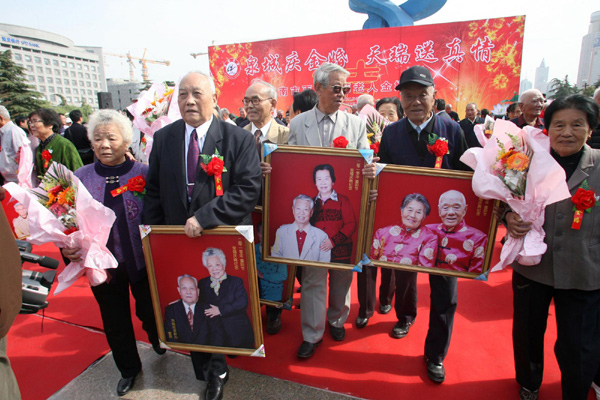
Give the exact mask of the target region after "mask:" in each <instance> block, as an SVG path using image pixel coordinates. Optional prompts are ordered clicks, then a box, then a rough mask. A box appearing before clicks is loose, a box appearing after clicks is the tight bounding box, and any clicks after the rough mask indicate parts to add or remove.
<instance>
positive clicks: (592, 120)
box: [544, 94, 600, 129]
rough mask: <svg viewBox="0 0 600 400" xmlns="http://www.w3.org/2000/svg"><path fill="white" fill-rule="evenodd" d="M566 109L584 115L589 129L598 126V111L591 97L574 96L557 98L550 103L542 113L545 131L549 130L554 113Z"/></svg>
mask: <svg viewBox="0 0 600 400" xmlns="http://www.w3.org/2000/svg"><path fill="white" fill-rule="evenodd" d="M566 109H574V110H579V111H583V112H584V114H585V115H586V118H587V122H588V125H589V126H590V129H594V128H596V126H597V125H598V113H599V112H600V111H599V110H598V104H596V102H595V101H594V100H592V98H591V97H587V96H584V95H582V94H574V95H571V96H568V97H559V98H558V99H556V100H554V101H552V103H550V105H549V106H548V108H546V112H545V113H544V125H545V126H546V129H550V124H552V117H553V116H554V113H555V112H557V111H560V110H566Z"/></svg>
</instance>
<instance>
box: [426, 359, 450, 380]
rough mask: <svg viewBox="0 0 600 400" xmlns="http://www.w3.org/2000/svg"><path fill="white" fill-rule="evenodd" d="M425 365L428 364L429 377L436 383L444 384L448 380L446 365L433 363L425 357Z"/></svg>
mask: <svg viewBox="0 0 600 400" xmlns="http://www.w3.org/2000/svg"><path fill="white" fill-rule="evenodd" d="M425 363H426V364H427V376H428V377H429V379H431V380H432V381H434V382H435V383H442V382H444V381H445V380H446V370H445V369H444V364H442V363H439V364H436V363H433V362H431V361H429V360H428V359H427V357H425Z"/></svg>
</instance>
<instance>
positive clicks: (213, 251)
mask: <svg viewBox="0 0 600 400" xmlns="http://www.w3.org/2000/svg"><path fill="white" fill-rule="evenodd" d="M213 256H216V257H218V258H219V261H221V264H223V267H225V266H226V265H227V260H226V259H225V253H223V250H221V249H217V248H216V247H209V248H207V249H206V250H204V252H203V253H202V264H204V267H206V268H208V258H209V257H213Z"/></svg>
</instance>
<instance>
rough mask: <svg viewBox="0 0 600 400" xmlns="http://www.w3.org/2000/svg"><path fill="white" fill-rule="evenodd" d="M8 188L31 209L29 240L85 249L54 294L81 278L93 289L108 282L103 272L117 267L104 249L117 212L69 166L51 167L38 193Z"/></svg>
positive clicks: (112, 257)
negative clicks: (97, 197) (85, 278)
mask: <svg viewBox="0 0 600 400" xmlns="http://www.w3.org/2000/svg"><path fill="white" fill-rule="evenodd" d="M4 188H6V190H8V191H9V192H10V194H11V196H12V197H14V198H16V199H17V200H18V201H19V203H21V204H23V205H24V206H25V207H27V209H28V218H27V220H28V223H29V232H30V236H29V238H28V241H30V242H31V243H33V244H45V243H54V244H55V245H57V246H58V247H79V248H81V252H82V259H83V261H81V262H71V263H70V264H69V265H67V267H66V268H65V269H64V271H62V272H61V273H60V275H59V276H58V286H57V288H56V290H55V291H54V293H55V294H58V293H60V292H61V291H62V290H64V289H66V288H67V287H69V286H70V285H71V284H72V283H74V282H75V281H76V280H77V279H78V278H79V277H80V276H82V275H83V274H85V275H86V276H87V278H88V280H89V282H90V284H91V285H92V286H97V285H100V284H101V283H104V282H105V281H106V279H107V274H106V271H105V270H106V269H107V268H116V267H117V265H118V263H117V260H116V259H115V258H114V256H113V255H112V253H111V252H110V251H109V250H108V249H107V248H106V242H107V241H108V236H109V234H110V230H111V228H112V225H113V223H114V222H115V219H116V216H115V213H114V212H113V211H112V210H110V209H109V208H107V207H105V206H104V205H102V204H101V203H99V202H98V201H96V200H94V198H93V197H92V195H91V194H90V193H89V192H88V191H87V189H86V188H85V186H83V184H82V183H81V181H80V180H79V179H78V178H77V177H76V176H75V175H73V173H72V172H71V171H69V169H67V167H65V166H64V165H62V164H59V163H55V162H54V163H52V164H51V165H50V168H49V169H48V171H47V172H46V174H45V175H44V177H43V178H42V182H41V183H40V186H39V187H37V188H35V189H24V188H22V187H20V186H18V185H17V184H15V183H7V184H6V185H4Z"/></svg>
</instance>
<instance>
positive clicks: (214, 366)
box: [190, 351, 229, 382]
mask: <svg viewBox="0 0 600 400" xmlns="http://www.w3.org/2000/svg"><path fill="white" fill-rule="evenodd" d="M190 355H191V356H192V366H193V367H194V373H195V374H196V379H198V380H200V381H207V382H208V381H210V380H211V379H213V378H216V377H218V376H219V375H222V374H224V373H225V372H228V371H229V370H228V368H227V361H226V360H225V355H223V354H213V353H199V352H197V351H191V352H190Z"/></svg>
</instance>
